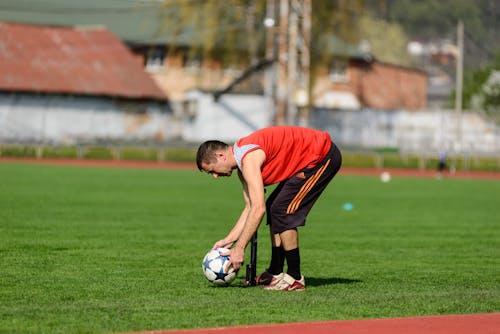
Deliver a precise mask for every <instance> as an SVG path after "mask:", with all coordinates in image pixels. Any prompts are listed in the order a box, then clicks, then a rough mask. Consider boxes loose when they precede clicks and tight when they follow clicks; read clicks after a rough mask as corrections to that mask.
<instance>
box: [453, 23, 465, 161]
mask: <svg viewBox="0 0 500 334" xmlns="http://www.w3.org/2000/svg"><path fill="white" fill-rule="evenodd" d="M457 46H458V55H457V62H456V65H457V68H456V79H455V114H456V118H457V151H458V152H459V153H461V152H462V151H463V140H462V136H463V135H462V86H463V66H464V24H463V22H462V21H458V25H457Z"/></svg>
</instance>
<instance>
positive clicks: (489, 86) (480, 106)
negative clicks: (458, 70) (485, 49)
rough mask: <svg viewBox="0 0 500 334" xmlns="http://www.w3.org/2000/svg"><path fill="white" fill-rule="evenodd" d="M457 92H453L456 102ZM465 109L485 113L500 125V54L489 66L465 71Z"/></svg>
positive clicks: (498, 53)
mask: <svg viewBox="0 0 500 334" xmlns="http://www.w3.org/2000/svg"><path fill="white" fill-rule="evenodd" d="M455 94H456V92H453V94H452V95H453V96H452V99H451V100H450V101H454V99H455ZM462 94H463V95H462V98H463V107H464V108H465V109H476V110H481V111H484V112H485V113H486V114H488V115H489V116H490V117H492V118H493V119H495V120H496V121H497V122H498V123H500V52H497V53H496V56H495V59H494V61H493V62H492V63H491V64H489V65H488V66H485V67H482V68H479V69H474V68H470V67H469V68H466V69H465V71H464V85H463V92H462Z"/></svg>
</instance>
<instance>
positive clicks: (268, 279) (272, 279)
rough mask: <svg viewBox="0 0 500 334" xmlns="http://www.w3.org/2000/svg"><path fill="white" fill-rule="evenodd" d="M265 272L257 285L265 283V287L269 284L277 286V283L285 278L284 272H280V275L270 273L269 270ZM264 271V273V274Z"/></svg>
mask: <svg viewBox="0 0 500 334" xmlns="http://www.w3.org/2000/svg"><path fill="white" fill-rule="evenodd" d="M264 273H266V274H265V276H263V277H262V280H260V281H258V283H257V285H263V287H264V289H265V288H266V287H267V286H275V285H276V284H278V282H281V280H282V279H283V276H284V275H285V274H284V273H280V274H278V275H273V274H270V273H268V272H267V271H265V272H264ZM264 273H262V274H264ZM259 276H260V275H259ZM264 279H265V281H264Z"/></svg>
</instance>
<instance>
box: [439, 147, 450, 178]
mask: <svg viewBox="0 0 500 334" xmlns="http://www.w3.org/2000/svg"><path fill="white" fill-rule="evenodd" d="M447 160H448V154H447V152H446V150H445V149H444V148H441V149H440V150H439V157H438V167H437V172H438V176H441V175H442V173H443V172H444V171H446V170H447V169H448V164H447Z"/></svg>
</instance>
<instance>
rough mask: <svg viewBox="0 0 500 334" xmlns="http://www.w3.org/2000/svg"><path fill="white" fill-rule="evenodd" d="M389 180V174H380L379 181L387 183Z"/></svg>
mask: <svg viewBox="0 0 500 334" xmlns="http://www.w3.org/2000/svg"><path fill="white" fill-rule="evenodd" d="M390 180H391V174H390V173H389V172H382V174H380V181H382V182H384V183H387V182H389V181H390Z"/></svg>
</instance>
